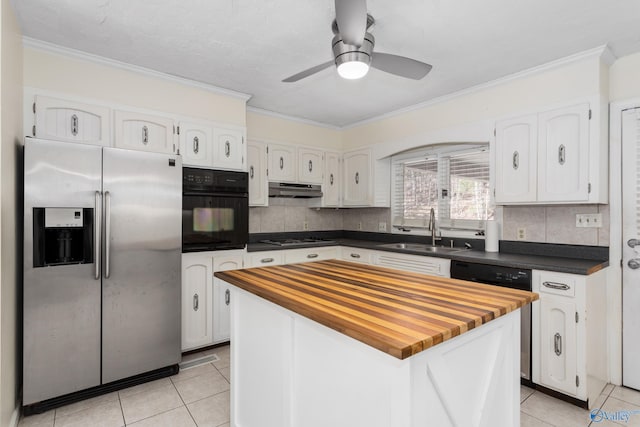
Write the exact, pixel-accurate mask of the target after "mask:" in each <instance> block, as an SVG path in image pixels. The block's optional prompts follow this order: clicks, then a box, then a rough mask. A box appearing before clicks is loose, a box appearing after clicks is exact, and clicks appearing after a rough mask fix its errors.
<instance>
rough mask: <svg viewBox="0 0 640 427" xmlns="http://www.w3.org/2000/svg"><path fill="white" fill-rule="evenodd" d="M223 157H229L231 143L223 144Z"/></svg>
mask: <svg viewBox="0 0 640 427" xmlns="http://www.w3.org/2000/svg"><path fill="white" fill-rule="evenodd" d="M224 155H225V156H227V157H229V156H230V155H231V143H230V142H229V141H225V143H224Z"/></svg>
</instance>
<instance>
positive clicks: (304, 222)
mask: <svg viewBox="0 0 640 427" xmlns="http://www.w3.org/2000/svg"><path fill="white" fill-rule="evenodd" d="M302 229H303V230H304V231H308V230H309V221H302Z"/></svg>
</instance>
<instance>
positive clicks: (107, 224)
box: [104, 191, 111, 279]
mask: <svg viewBox="0 0 640 427" xmlns="http://www.w3.org/2000/svg"><path fill="white" fill-rule="evenodd" d="M110 247H111V193H110V192H108V191H105V192H104V277H105V278H106V279H108V278H109V276H110V275H111V272H110V271H109V264H110V260H109V258H110V252H111V251H110Z"/></svg>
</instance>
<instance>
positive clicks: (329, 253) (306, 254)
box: [284, 247, 338, 264]
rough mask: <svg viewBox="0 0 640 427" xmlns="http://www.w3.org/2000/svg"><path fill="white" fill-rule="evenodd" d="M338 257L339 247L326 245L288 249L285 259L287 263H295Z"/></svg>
mask: <svg viewBox="0 0 640 427" xmlns="http://www.w3.org/2000/svg"><path fill="white" fill-rule="evenodd" d="M337 257H338V248H337V247H324V248H307V249H292V250H288V251H286V253H285V255H284V260H285V262H286V263H287V264H294V263H297V262H312V261H323V260H326V259H334V258H337Z"/></svg>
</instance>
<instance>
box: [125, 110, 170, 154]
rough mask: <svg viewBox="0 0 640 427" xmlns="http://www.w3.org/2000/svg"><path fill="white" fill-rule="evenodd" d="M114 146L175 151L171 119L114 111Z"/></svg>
mask: <svg viewBox="0 0 640 427" xmlns="http://www.w3.org/2000/svg"><path fill="white" fill-rule="evenodd" d="M114 117H115V131H116V133H115V146H116V147H118V148H128V149H130V150H140V151H153V152H156V153H168V154H173V153H175V152H176V143H175V141H174V129H175V126H174V122H173V119H170V118H167V117H160V116H152V115H148V114H142V113H136V112H132V111H115V114H114Z"/></svg>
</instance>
